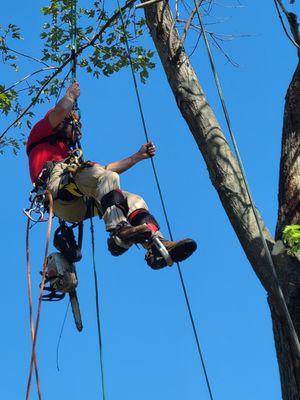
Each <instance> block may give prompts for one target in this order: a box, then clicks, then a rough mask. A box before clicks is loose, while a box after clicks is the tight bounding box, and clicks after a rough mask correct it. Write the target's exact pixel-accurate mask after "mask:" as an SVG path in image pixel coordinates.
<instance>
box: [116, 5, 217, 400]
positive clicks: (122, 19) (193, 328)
mask: <svg viewBox="0 0 300 400" xmlns="http://www.w3.org/2000/svg"><path fill="white" fill-rule="evenodd" d="M117 3H118V8H119V13H120V19H121V23H122V27H123V32H124V39H125V45H126V51H127V56H128V60H129V64H130V69H131V74H132V79H133V83H134V89H135V94H136V98H137V102H138V107H139V113H140V117H141V120H142V125H143V129H144V134H145V138H146V141H147V142H149V135H148V130H147V126H146V122H145V117H144V111H143V107H142V102H141V98H140V94H139V89H138V85H137V80H136V76H135V72H134V69H133V62H132V57H131V54H130V48H129V42H128V37H127V33H126V26H125V21H124V15H123V11H122V9H121V6H120V2H119V0H117ZM150 161H151V165H152V169H153V173H154V177H155V182H156V186H157V189H158V193H159V198H160V201H161V205H162V209H163V214H164V217H165V221H166V224H167V228H168V233H169V235H170V239H171V240H173V234H172V229H171V225H170V219H169V217H168V213H167V208H166V205H165V201H164V198H163V194H162V189H161V185H160V182H159V178H158V174H157V170H156V167H155V163H154V160H153V158H152V157H151V158H150ZM176 265H177V270H178V273H179V278H180V282H181V286H182V289H183V294H184V298H185V302H186V305H187V309H188V314H189V317H190V321H191V325H192V330H193V334H194V337H195V341H196V346H197V350H198V355H199V358H200V362H201V366H202V369H203V372H204V376H205V381H206V386H207V389H208V392H209V396H210V399H211V400H213V394H212V388H211V384H210V381H209V377H208V373H207V369H206V365H205V361H204V357H203V354H202V350H201V346H200V341H199V337H198V333H197V329H196V325H195V320H194V317H193V313H192V309H191V305H190V301H189V298H188V294H187V290H186V285H185V282H184V279H183V275H182V272H181V268H180V264H179V263H176Z"/></svg>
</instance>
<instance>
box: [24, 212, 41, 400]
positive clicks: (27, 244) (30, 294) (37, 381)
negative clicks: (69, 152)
mask: <svg viewBox="0 0 300 400" xmlns="http://www.w3.org/2000/svg"><path fill="white" fill-rule="evenodd" d="M29 229H30V219H29V218H28V219H27V225H26V272H27V292H28V305H29V324H30V333H31V341H32V343H33V341H34V326H33V317H32V315H33V305H32V289H31V269H30V258H29ZM34 370H35V377H36V385H37V390H38V396H39V400H41V399H42V394H41V384H40V379H39V373H38V366H37V357H36V352H34Z"/></svg>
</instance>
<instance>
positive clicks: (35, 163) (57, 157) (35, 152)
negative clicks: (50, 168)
mask: <svg viewBox="0 0 300 400" xmlns="http://www.w3.org/2000/svg"><path fill="white" fill-rule="evenodd" d="M52 135H55V131H53V128H52V127H51V125H50V121H49V118H48V114H46V116H45V117H44V118H43V119H41V120H40V121H39V122H37V123H36V124H35V125H34V127H33V128H32V129H31V132H30V134H29V137H28V141H27V144H26V149H27V151H28V149H29V148H30V146H31V145H32V144H34V143H36V142H38V141H39V140H41V139H44V138H46V137H47V136H52ZM68 151H69V147H68V146H67V144H66V143H65V142H64V141H63V140H59V141H58V142H56V143H55V144H50V143H47V142H46V143H40V144H38V145H37V146H35V147H34V148H33V149H32V150H31V151H30V153H29V171H30V177H31V180H32V182H35V181H36V180H37V178H38V176H39V174H40V172H41V170H42V169H43V166H44V165H45V163H46V162H47V161H62V160H63V159H65V158H67V157H68Z"/></svg>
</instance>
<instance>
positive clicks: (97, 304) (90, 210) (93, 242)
mask: <svg viewBox="0 0 300 400" xmlns="http://www.w3.org/2000/svg"><path fill="white" fill-rule="evenodd" d="M88 205H89V213H90V224H91V242H92V255H93V272H94V282H95V295H96V296H95V301H96V315H97V331H98V344H99V357H100V367H101V368H100V369H101V385H102V399H103V400H105V398H106V397H105V382H104V362H103V347H102V335H101V324H100V306H99V288H98V277H97V269H96V257H95V234H94V223H93V199H90V200H89V201H88Z"/></svg>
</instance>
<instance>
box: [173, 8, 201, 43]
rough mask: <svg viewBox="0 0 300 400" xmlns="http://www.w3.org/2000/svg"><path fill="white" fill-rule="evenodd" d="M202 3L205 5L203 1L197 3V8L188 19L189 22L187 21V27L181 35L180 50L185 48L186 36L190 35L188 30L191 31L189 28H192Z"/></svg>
mask: <svg viewBox="0 0 300 400" xmlns="http://www.w3.org/2000/svg"><path fill="white" fill-rule="evenodd" d="M201 3H203V0H198V2H197V3H196V7H195V8H194V9H193V11H192V12H191V14H190V16H189V18H188V20H187V22H186V24H185V27H184V29H183V33H182V35H181V38H180V42H179V45H178V48H181V47H182V46H183V44H184V42H185V39H186V36H187V33H188V30H189V28H190V26H191V23H192V22H193V19H194V16H195V15H196V13H197V11H198V9H199V7H200V6H201Z"/></svg>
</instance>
